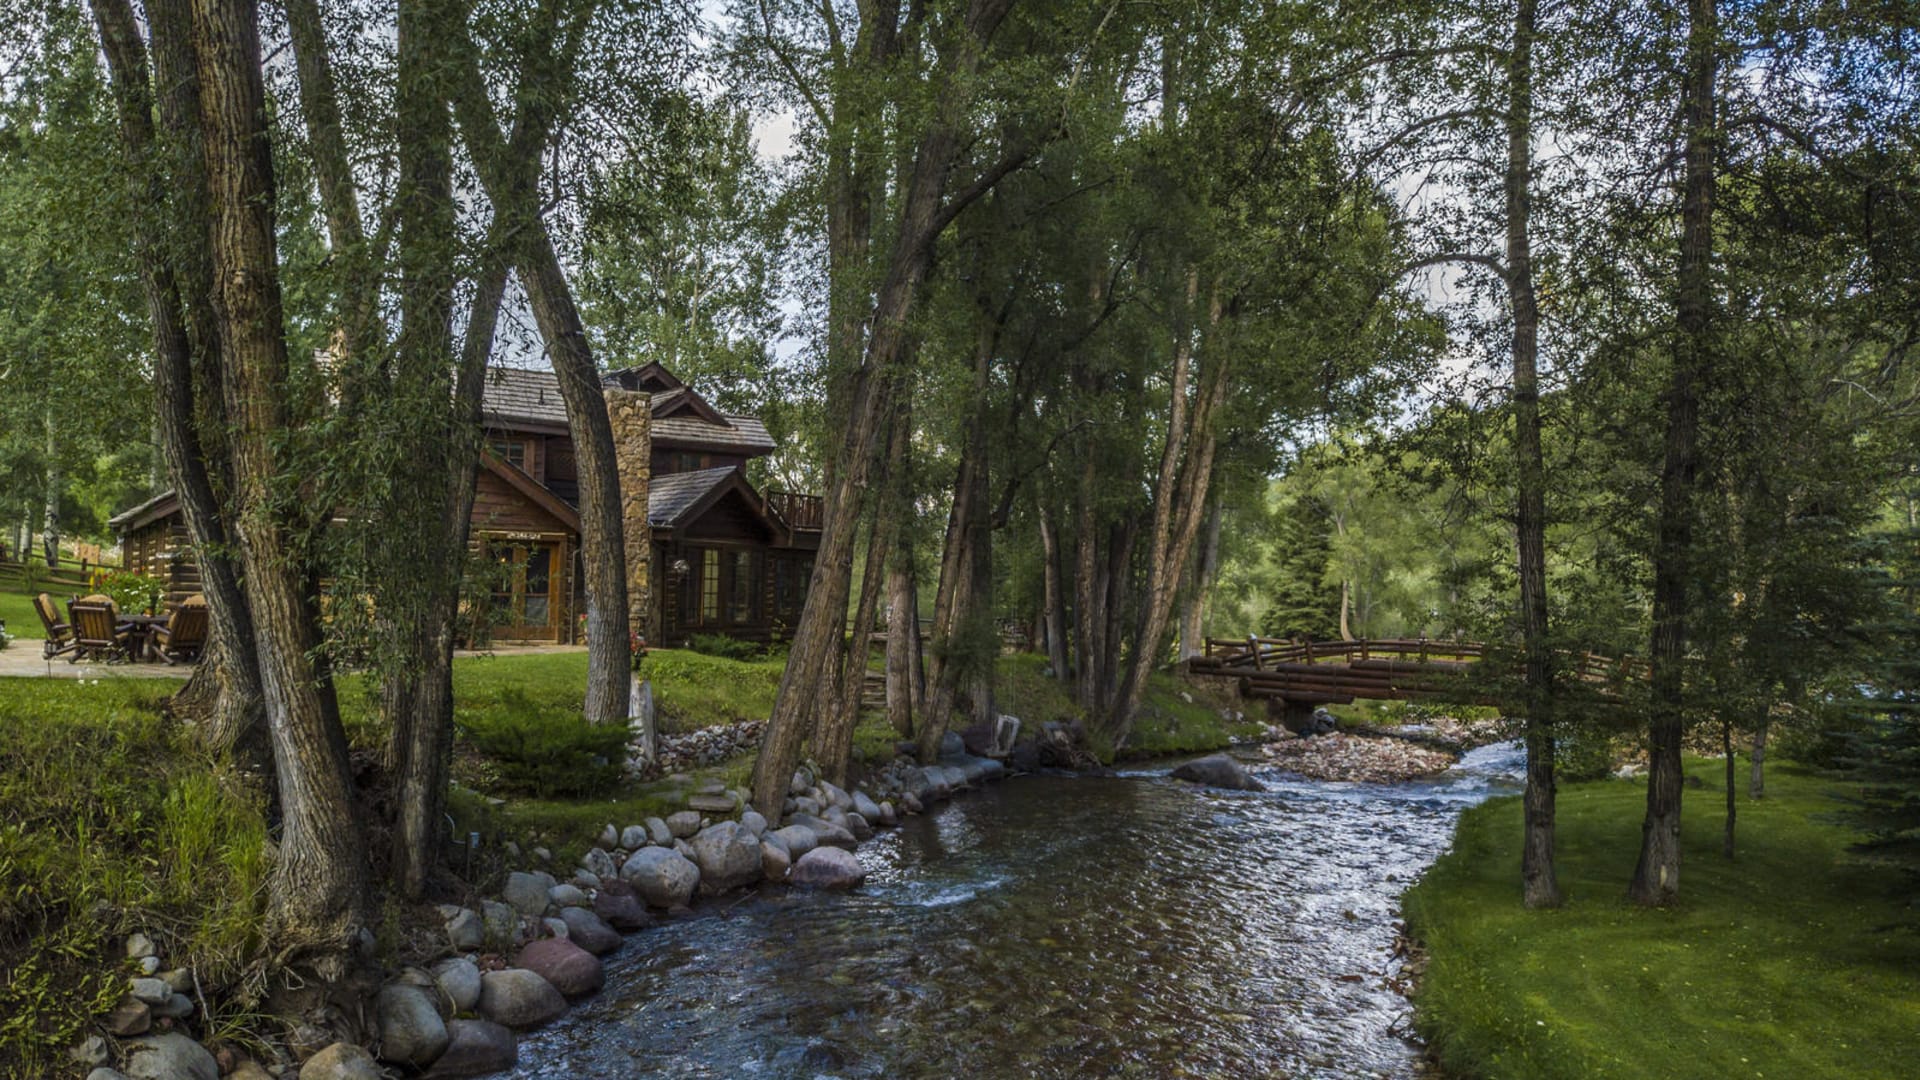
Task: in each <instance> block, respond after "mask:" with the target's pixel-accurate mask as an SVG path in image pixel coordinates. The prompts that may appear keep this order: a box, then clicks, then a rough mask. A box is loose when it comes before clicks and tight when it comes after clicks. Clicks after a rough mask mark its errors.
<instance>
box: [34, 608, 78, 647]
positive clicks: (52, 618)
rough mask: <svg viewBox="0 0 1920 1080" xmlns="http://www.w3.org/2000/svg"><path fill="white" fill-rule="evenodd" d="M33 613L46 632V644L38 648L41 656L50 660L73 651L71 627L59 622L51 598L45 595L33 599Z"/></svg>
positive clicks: (58, 615)
mask: <svg viewBox="0 0 1920 1080" xmlns="http://www.w3.org/2000/svg"><path fill="white" fill-rule="evenodd" d="M33 613H34V614H35V615H38V616H40V625H41V627H43V628H44V629H45V630H46V632H47V640H46V644H44V645H42V646H41V647H40V652H41V655H42V656H44V657H45V658H46V659H48V660H51V659H53V658H54V657H56V656H60V655H62V654H64V653H70V652H72V651H73V650H74V648H75V645H74V641H73V626H72V625H71V624H69V623H63V622H61V621H60V609H59V608H57V607H54V606H53V597H51V596H48V595H47V594H46V593H41V594H40V595H38V596H36V597H34V598H33Z"/></svg>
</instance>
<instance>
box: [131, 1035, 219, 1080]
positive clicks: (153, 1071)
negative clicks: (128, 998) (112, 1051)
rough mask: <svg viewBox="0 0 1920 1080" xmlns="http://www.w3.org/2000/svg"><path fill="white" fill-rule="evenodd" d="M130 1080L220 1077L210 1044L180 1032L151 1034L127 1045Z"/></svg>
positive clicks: (199, 1079)
mask: <svg viewBox="0 0 1920 1080" xmlns="http://www.w3.org/2000/svg"><path fill="white" fill-rule="evenodd" d="M124 1049H125V1050H126V1053H127V1064H126V1068H125V1069H123V1070H122V1071H123V1072H125V1073H126V1074H127V1076H128V1077H129V1078H130V1080H220V1065H219V1063H218V1062H216V1061H214V1060H213V1055H212V1054H209V1053H207V1048H206V1047H204V1046H201V1045H200V1044H199V1043H197V1042H194V1041H193V1040H192V1039H189V1038H187V1037H186V1036H185V1035H181V1034H179V1033H178V1032H172V1031H169V1032H166V1033H165V1034H161V1035H147V1036H144V1037H142V1038H138V1039H134V1040H133V1041H132V1042H129V1043H127V1044H126V1045H125V1047H124Z"/></svg>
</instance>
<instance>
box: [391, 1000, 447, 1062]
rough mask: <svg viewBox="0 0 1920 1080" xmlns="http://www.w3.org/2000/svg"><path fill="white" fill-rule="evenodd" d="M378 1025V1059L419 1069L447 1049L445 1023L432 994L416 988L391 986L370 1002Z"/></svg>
mask: <svg viewBox="0 0 1920 1080" xmlns="http://www.w3.org/2000/svg"><path fill="white" fill-rule="evenodd" d="M373 1014H374V1017H375V1019H377V1020H378V1021H379V1024H380V1059H381V1060H382V1061H392V1062H397V1063H399V1064H402V1065H412V1066H415V1067H423V1066H427V1065H431V1064H433V1060H434V1059H435V1058H437V1057H439V1056H440V1052H441V1051H443V1050H445V1049H446V1048H447V1022H446V1021H445V1020H443V1019H441V1016H440V1008H439V1006H438V1005H437V1004H436V1003H435V1002H434V1000H433V997H432V995H430V994H428V993H427V991H425V990H422V989H421V988H420V987H418V986H410V985H407V984H405V983H393V984H391V985H389V986H383V987H381V988H380V994H379V996H377V997H375V998H374V1000H373Z"/></svg>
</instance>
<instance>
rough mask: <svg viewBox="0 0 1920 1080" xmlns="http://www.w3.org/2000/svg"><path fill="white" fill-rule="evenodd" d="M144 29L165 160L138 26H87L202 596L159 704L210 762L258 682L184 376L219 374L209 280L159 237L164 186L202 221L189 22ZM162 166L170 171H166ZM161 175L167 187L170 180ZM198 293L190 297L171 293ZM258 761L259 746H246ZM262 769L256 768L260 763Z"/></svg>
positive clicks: (103, 19)
mask: <svg viewBox="0 0 1920 1080" xmlns="http://www.w3.org/2000/svg"><path fill="white" fill-rule="evenodd" d="M147 10H148V19H149V23H150V25H151V26H152V28H153V30H152V33H153V51H154V54H155V55H154V68H155V71H156V72H157V74H158V78H157V80H156V83H157V85H159V86H161V87H163V88H166V93H165V94H163V95H161V97H160V100H159V101H158V103H157V105H158V115H159V117H160V120H161V122H162V123H164V124H166V125H167V126H168V128H169V129H170V130H171V131H172V132H173V133H174V135H173V141H174V142H175V143H180V144H184V145H182V146H179V147H175V148H171V150H172V153H171V156H170V158H164V159H163V158H161V157H158V156H156V155H158V154H159V153H160V151H161V149H162V148H161V147H160V146H159V145H157V140H156V139H155V136H154V127H153V117H154V114H155V104H156V103H155V102H154V101H153V99H152V95H151V93H150V91H149V82H148V76H147V64H146V57H145V53H144V51H143V49H142V46H141V43H140V32H139V25H138V23H137V22H136V20H135V16H134V13H133V9H132V7H131V6H130V5H129V4H128V3H127V2H126V0H94V3H93V13H94V20H95V22H96V23H97V24H98V26H99V28H100V38H101V43H102V46H103V51H104V52H105V54H106V57H107V63H108V68H109V70H110V71H111V74H112V79H113V86H114V96H115V100H116V103H117V106H118V109H119V113H120V136H121V149H122V151H123V153H124V155H125V157H126V158H127V162H128V166H129V176H130V178H131V183H132V187H133V191H132V194H133V200H134V201H133V205H134V206H135V207H137V208H139V209H138V211H137V229H136V236H137V243H138V245H139V246H138V249H137V252H136V255H137V259H138V262H139V265H140V268H141V280H142V284H143V287H144V291H145V294H146V300H147V313H148V316H149V318H150V319H151V320H152V323H153V338H154V354H155V363H154V423H155V427H156V429H157V431H158V432H159V435H160V449H161V453H162V457H163V459H164V461H165V466H166V472H167V476H168V478H169V480H170V483H171V484H172V487H173V490H174V492H175V494H176V495H177V496H178V497H179V499H180V506H181V512H182V516H184V517H185V518H186V523H187V534H188V536H189V537H190V538H191V540H192V543H193V546H194V550H195V551H196V552H197V553H198V558H199V565H200V576H201V589H202V592H203V594H204V595H205V596H206V598H207V603H208V623H209V639H208V642H207V644H206V647H205V648H203V649H202V650H201V658H200V663H199V664H197V665H196V666H195V668H194V671H193V674H192V675H191V676H190V677H189V678H188V680H187V683H186V685H185V686H183V687H182V688H181V689H180V691H179V692H177V693H176V694H174V695H173V697H172V698H171V699H169V701H168V706H169V708H170V710H171V711H172V712H173V713H174V715H176V716H179V717H181V718H182V719H185V720H187V721H189V722H192V723H197V724H199V725H200V727H201V741H202V742H203V743H204V744H205V745H206V746H207V747H208V748H209V749H211V750H213V751H214V752H215V753H217V754H226V753H231V752H234V751H236V750H238V749H240V748H241V747H242V746H243V745H244V746H247V747H254V746H256V743H257V740H256V738H255V737H256V736H261V735H264V732H262V731H260V730H259V723H260V719H261V716H262V712H261V699H260V676H259V668H258V664H257V662H256V660H255V654H254V647H253V621H252V618H251V617H250V616H249V614H248V612H247V601H246V597H245V595H244V594H243V593H242V591H241V587H240V579H239V575H238V572H237V570H236V568H235V566H234V564H233V560H232V558H231V556H230V554H229V552H230V550H231V548H230V533H229V531H228V528H227V525H226V523H225V521H223V520H222V518H221V514H220V507H219V501H218V499H217V497H216V496H215V494H214V485H213V478H212V475H211V474H210V473H209V471H208V466H207V460H206V454H205V452H204V450H203V449H202V440H201V438H200V433H199V431H198V430H197V429H196V424H195V414H196V411H197V409H196V400H195V398H196V387H195V379H194V369H195V367H196V363H197V366H199V367H200V368H202V369H214V370H217V369H218V367H219V364H218V360H217V358H216V356H215V355H214V350H215V349H216V348H217V343H216V341H215V340H214V334H215V331H214V330H213V329H212V327H211V326H209V325H206V323H205V318H206V317H207V316H209V315H210V314H211V313H210V310H209V309H208V307H207V305H208V304H209V302H210V301H209V297H208V290H209V289H210V275H201V274H196V273H195V272H194V271H192V270H191V269H185V270H184V272H180V273H176V268H175V260H174V258H170V255H169V252H170V251H173V252H177V253H178V256H177V257H178V262H179V264H180V265H181V266H182V267H190V266H191V265H193V263H194V262H195V261H196V259H198V258H203V256H196V255H192V254H189V252H190V251H193V250H195V249H194V248H193V247H192V246H191V245H189V244H177V243H174V242H172V241H170V240H169V238H168V236H167V235H166V232H167V230H166V225H165V223H166V222H167V221H168V220H170V218H171V217H172V214H171V212H170V210H169V206H168V190H169V188H171V189H172V190H173V191H174V192H175V194H176V196H177V197H179V198H180V199H182V200H183V201H184V202H190V204H191V206H192V207H197V208H198V209H197V210H192V209H190V210H189V212H188V213H187V214H186V215H184V216H186V217H187V218H188V219H189V220H193V221H197V222H202V223H204V222H205V221H207V220H208V218H207V215H206V184H205V162H204V159H203V158H202V157H201V155H200V147H199V141H198V139H196V138H194V137H193V136H194V134H195V130H196V128H195V126H196V125H197V124H198V113H199V105H198V96H197V94H196V93H195V92H194V83H193V79H194V74H193V57H192V43H191V38H190V32H191V26H190V15H189V13H188V12H187V11H186V10H185V8H184V6H183V5H182V4H181V3H180V2H179V0H151V2H150V3H149V4H148V6H147ZM169 166H171V167H169ZM169 174H170V180H169ZM183 282H184V283H185V286H186V289H187V290H197V295H196V296H195V297H194V298H193V299H192V300H191V301H189V300H188V299H187V298H186V297H184V296H183V295H182V293H183V289H182V283H183ZM193 310H197V311H199V312H200V313H201V317H200V319H199V320H198V321H199V322H200V326H199V333H197V334H196V333H194V332H192V330H191V329H190V323H191V322H192V321H193V320H190V318H189V314H188V313H189V311H193ZM219 405H220V403H219V399H218V397H217V396H212V399H211V400H209V401H207V402H205V403H204V407H205V408H206V410H207V411H208V412H209V413H210V414H211V415H214V416H219V415H223V414H224V410H222V409H221V408H220V407H219ZM257 748H258V750H259V751H261V754H260V755H259V756H260V757H261V758H262V759H264V756H265V755H264V751H265V749H266V748H265V746H264V745H263V744H261V745H258V746H257ZM261 763H264V760H263V761H262V762H261Z"/></svg>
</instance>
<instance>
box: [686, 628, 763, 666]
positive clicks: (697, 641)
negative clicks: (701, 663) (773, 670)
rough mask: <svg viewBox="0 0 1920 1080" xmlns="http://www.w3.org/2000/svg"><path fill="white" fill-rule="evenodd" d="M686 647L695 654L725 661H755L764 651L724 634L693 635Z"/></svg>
mask: <svg viewBox="0 0 1920 1080" xmlns="http://www.w3.org/2000/svg"><path fill="white" fill-rule="evenodd" d="M687 647H688V648H690V649H692V650H693V651H694V652H697V653H706V654H707V655H708V656H718V657H721V658H723V659H726V660H755V659H758V658H759V656H760V654H761V653H762V652H763V651H764V650H763V649H761V647H760V646H759V645H757V644H755V643H754V642H751V641H742V640H741V639H739V638H735V637H728V636H727V635H725V634H695V635H693V637H692V638H691V639H689V640H688V642H687Z"/></svg>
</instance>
